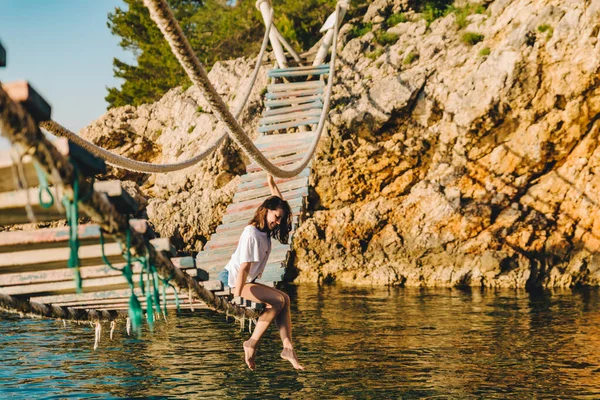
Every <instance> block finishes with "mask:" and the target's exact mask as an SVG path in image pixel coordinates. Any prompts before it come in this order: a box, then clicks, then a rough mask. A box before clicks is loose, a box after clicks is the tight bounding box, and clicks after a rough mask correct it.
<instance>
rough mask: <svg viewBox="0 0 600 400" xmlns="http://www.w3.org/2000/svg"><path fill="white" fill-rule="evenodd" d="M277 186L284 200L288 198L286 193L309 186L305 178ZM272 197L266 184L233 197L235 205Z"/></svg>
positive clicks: (240, 192) (239, 192)
mask: <svg viewBox="0 0 600 400" xmlns="http://www.w3.org/2000/svg"><path fill="white" fill-rule="evenodd" d="M277 186H278V187H279V190H280V191H281V194H282V195H283V198H284V199H286V198H287V197H288V196H287V195H286V193H288V192H289V191H291V190H294V189H298V188H301V187H305V186H308V178H304V177H303V178H299V179H294V180H290V181H287V182H284V183H282V184H279V185H277ZM270 195H271V192H270V190H269V188H268V187H267V183H266V182H265V183H264V186H259V187H257V188H256V189H248V190H244V191H238V192H237V193H236V194H235V196H234V197H233V203H237V202H240V201H245V200H250V199H255V198H258V197H266V196H270Z"/></svg>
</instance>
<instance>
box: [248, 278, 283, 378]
mask: <svg viewBox="0 0 600 400" xmlns="http://www.w3.org/2000/svg"><path fill="white" fill-rule="evenodd" d="M240 294H241V296H242V297H243V298H245V299H248V300H252V301H256V302H259V303H265V304H266V309H265V311H264V312H263V313H262V314H261V315H260V317H259V318H258V321H257V323H256V326H255V328H254V332H252V336H251V337H250V339H248V340H247V341H245V342H244V353H245V355H246V364H248V367H249V368H250V369H251V370H254V368H255V364H254V357H255V355H256V346H257V345H258V342H259V341H260V339H261V338H262V336H263V335H264V333H265V332H266V331H267V328H268V327H269V325H270V324H271V322H273V320H274V319H275V318H276V317H277V315H278V314H279V313H280V312H281V310H282V309H283V308H284V307H285V297H283V296H282V295H281V294H280V293H278V291H276V290H275V289H273V288H270V287H268V286H264V285H257V284H255V283H247V284H245V285H244V287H243V288H242V292H241V293H240Z"/></svg>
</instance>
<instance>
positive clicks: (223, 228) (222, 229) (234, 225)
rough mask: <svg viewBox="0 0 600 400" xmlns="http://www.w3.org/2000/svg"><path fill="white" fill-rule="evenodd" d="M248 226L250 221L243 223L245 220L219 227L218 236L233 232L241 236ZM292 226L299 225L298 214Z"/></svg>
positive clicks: (294, 217)
mask: <svg viewBox="0 0 600 400" xmlns="http://www.w3.org/2000/svg"><path fill="white" fill-rule="evenodd" d="M246 225H248V221H243V220H242V221H235V222H231V223H229V224H223V225H219V226H218V227H217V230H216V234H225V233H227V232H231V231H235V232H238V233H239V234H241V233H242V230H243V229H244V227H245V226H246ZM292 225H293V226H297V225H298V214H296V215H292Z"/></svg>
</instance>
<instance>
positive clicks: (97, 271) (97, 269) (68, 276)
mask: <svg viewBox="0 0 600 400" xmlns="http://www.w3.org/2000/svg"><path fill="white" fill-rule="evenodd" d="M112 265H113V267H115V268H123V267H124V266H125V263H114V264H112ZM134 269H135V270H137V271H139V269H140V268H139V265H135V266H134ZM80 271H81V277H82V278H83V279H87V278H101V277H110V276H121V275H122V274H121V272H120V271H115V270H113V269H112V268H110V267H109V266H107V265H104V264H102V265H94V266H88V267H82V268H80ZM73 276H74V272H73V269H71V268H66V266H65V268H62V269H52V270H42V271H30V272H17V273H10V274H3V275H0V293H3V291H4V290H3V289H2V288H5V287H7V286H19V285H31V284H39V283H49V282H62V281H72V280H73Z"/></svg>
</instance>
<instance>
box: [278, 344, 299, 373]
mask: <svg viewBox="0 0 600 400" xmlns="http://www.w3.org/2000/svg"><path fill="white" fill-rule="evenodd" d="M281 358H283V359H284V360H287V361H289V362H291V363H292V366H293V367H294V368H296V369H300V370H303V369H304V367H303V366H302V365H300V363H299V362H298V357H296V352H295V351H294V349H291V348H288V347H284V348H283V351H282V352H281Z"/></svg>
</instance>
